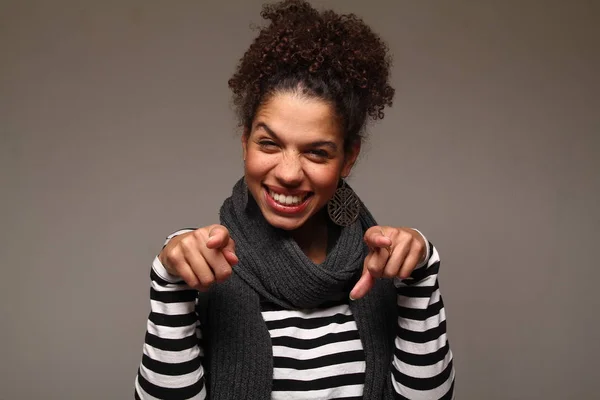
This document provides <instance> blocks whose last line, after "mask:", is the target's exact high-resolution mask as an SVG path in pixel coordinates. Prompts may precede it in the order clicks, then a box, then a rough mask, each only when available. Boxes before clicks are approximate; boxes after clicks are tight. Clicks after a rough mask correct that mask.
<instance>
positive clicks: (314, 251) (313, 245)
mask: <svg viewBox="0 0 600 400" xmlns="http://www.w3.org/2000/svg"><path fill="white" fill-rule="evenodd" d="M328 225H329V224H328V223H327V215H326V214H325V211H324V210H321V211H319V212H318V213H317V214H315V215H314V216H313V217H312V218H311V219H309V220H308V221H306V223H305V224H304V225H302V226H301V227H300V228H298V229H296V230H294V231H292V232H291V233H290V234H291V236H292V238H293V239H294V240H295V241H296V243H297V244H298V246H299V247H300V249H301V250H302V252H303V253H304V254H306V256H307V257H308V258H310V259H311V261H312V262H314V263H315V264H321V263H322V262H324V261H325V258H326V257H327V248H328V242H329V234H328V231H329V229H328Z"/></svg>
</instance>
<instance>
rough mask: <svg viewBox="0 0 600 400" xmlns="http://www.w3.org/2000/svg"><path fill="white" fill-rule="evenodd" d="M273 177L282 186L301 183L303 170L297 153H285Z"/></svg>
mask: <svg viewBox="0 0 600 400" xmlns="http://www.w3.org/2000/svg"><path fill="white" fill-rule="evenodd" d="M275 177H276V178H277V180H278V181H279V183H280V184H281V185H282V186H287V187H297V186H299V185H300V184H301V183H302V179H303V178H304V171H303V170H302V162H301V160H300V159H299V157H298V155H297V154H285V155H284V156H283V157H281V161H280V162H279V164H278V165H277V168H276V169H275Z"/></svg>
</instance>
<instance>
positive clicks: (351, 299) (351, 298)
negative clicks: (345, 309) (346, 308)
mask: <svg viewBox="0 0 600 400" xmlns="http://www.w3.org/2000/svg"><path fill="white" fill-rule="evenodd" d="M348 298H349V299H350V301H354V300H356V299H355V298H354V297H352V295H351V294H349V295H348Z"/></svg>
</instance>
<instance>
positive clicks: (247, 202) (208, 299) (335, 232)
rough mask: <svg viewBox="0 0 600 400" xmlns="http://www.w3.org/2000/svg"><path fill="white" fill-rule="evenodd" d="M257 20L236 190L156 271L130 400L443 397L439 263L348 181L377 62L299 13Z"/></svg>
mask: <svg viewBox="0 0 600 400" xmlns="http://www.w3.org/2000/svg"><path fill="white" fill-rule="evenodd" d="M262 16H263V17H264V18H265V19H267V20H269V21H270V23H269V25H268V26H266V27H264V28H262V29H261V31H260V33H259V35H258V37H257V38H256V40H255V41H254V43H253V44H252V45H251V46H250V48H249V49H248V51H247V52H246V54H245V55H244V57H243V58H242V60H241V61H240V64H239V66H238V68H237V71H236V73H235V75H234V76H233V78H232V79H231V80H230V81H229V86H230V87H231V89H232V90H233V93H234V103H235V105H236V106H237V110H238V113H239V117H240V125H241V126H242V127H243V134H242V148H243V157H244V165H245V168H244V172H245V173H244V178H243V179H242V180H240V181H239V182H237V183H236V184H235V186H234V188H233V193H232V195H231V197H230V198H228V199H227V200H225V202H224V204H223V206H222V207H221V211H220V224H218V225H210V226H206V227H203V228H200V229H196V230H183V231H179V232H176V233H174V234H173V235H171V236H169V237H168V238H167V243H166V245H165V247H164V248H163V249H162V251H161V252H160V254H159V255H158V256H157V257H156V258H155V260H154V263H153V266H152V272H151V278H152V288H151V313H150V317H149V319H148V328H147V334H146V343H145V345H144V354H143V359H142V363H141V366H140V369H139V371H138V376H137V379H136V383H135V389H136V391H135V393H136V398H142V399H154V398H161V399H188V398H193V399H204V398H209V399H271V398H272V399H333V398H335V399H341V398H343V399H362V398H364V399H392V398H400V399H406V398H407V399H450V398H452V397H453V386H454V369H453V364H452V353H451V351H450V349H449V347H448V341H447V339H446V331H445V329H446V327H445V312H444V308H443V303H442V299H441V297H440V293H439V288H438V283H437V273H438V269H439V265H440V264H439V257H438V254H437V251H436V250H435V248H434V247H433V246H431V245H430V244H429V243H428V242H427V240H426V239H425V238H424V237H423V236H422V235H421V234H420V233H419V232H418V231H416V230H414V229H409V228H398V227H391V226H384V225H378V224H377V223H376V222H375V221H374V220H373V217H372V216H371V214H370V213H369V211H368V210H367V208H366V207H365V206H364V205H363V204H362V202H361V201H360V200H359V199H358V197H356V195H355V194H354V192H352V190H351V189H350V188H349V187H348V186H347V184H346V183H345V182H344V178H346V177H347V176H348V175H349V174H350V171H351V169H352V167H353V165H354V163H355V161H356V159H357V157H358V155H359V152H360V146H361V139H362V138H361V133H362V132H363V131H364V127H365V123H366V120H367V118H368V117H369V116H370V117H372V118H373V119H378V118H383V116H384V115H383V109H384V107H385V106H389V105H391V103H392V97H393V94H394V90H393V89H392V88H391V87H390V86H389V84H388V76H389V69H390V61H389V56H388V54H387V48H386V46H385V45H384V44H383V42H382V41H381V39H380V38H379V37H378V36H377V35H375V34H374V33H373V32H372V31H371V29H370V28H369V27H367V26H366V25H365V24H364V23H363V22H362V21H361V20H360V19H359V18H357V17H355V16H353V15H338V14H335V13H333V12H331V11H326V12H322V13H319V12H318V11H316V10H314V9H313V8H312V7H311V6H310V5H309V4H307V3H306V2H304V1H300V0H287V1H283V2H281V3H278V4H274V5H268V6H265V7H264V9H263V12H262Z"/></svg>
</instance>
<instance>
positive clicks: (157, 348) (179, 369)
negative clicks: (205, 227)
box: [135, 235, 206, 399]
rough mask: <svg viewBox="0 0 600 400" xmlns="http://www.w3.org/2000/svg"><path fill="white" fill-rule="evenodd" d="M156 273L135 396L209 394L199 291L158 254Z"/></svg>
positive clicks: (201, 396)
mask: <svg viewBox="0 0 600 400" xmlns="http://www.w3.org/2000/svg"><path fill="white" fill-rule="evenodd" d="M173 236H174V235H171V236H170V237H169V238H168V239H167V241H168V240H169V239H170V238H171V237H173ZM150 278H151V281H152V282H151V287H150V309H151V311H150V315H149V317H148V322H147V329H146V337H145V343H144V347H143V356H142V362H141V365H140V367H139V369H138V373H137V377H136V380H135V398H136V399H157V398H159V399H205V398H206V388H205V380H204V369H203V367H202V364H201V361H202V356H203V352H202V348H201V347H200V345H199V337H200V334H201V332H200V327H199V323H198V318H197V315H196V312H195V310H194V308H195V303H196V302H195V299H196V295H197V291H196V290H193V289H191V288H190V287H189V286H188V285H187V284H186V283H185V282H183V280H181V278H179V277H176V276H174V275H170V274H169V273H168V272H167V270H166V269H165V267H164V266H163V265H162V263H161V262H160V261H159V259H158V257H156V258H155V259H154V262H153V264H152V270H151V273H150Z"/></svg>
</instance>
